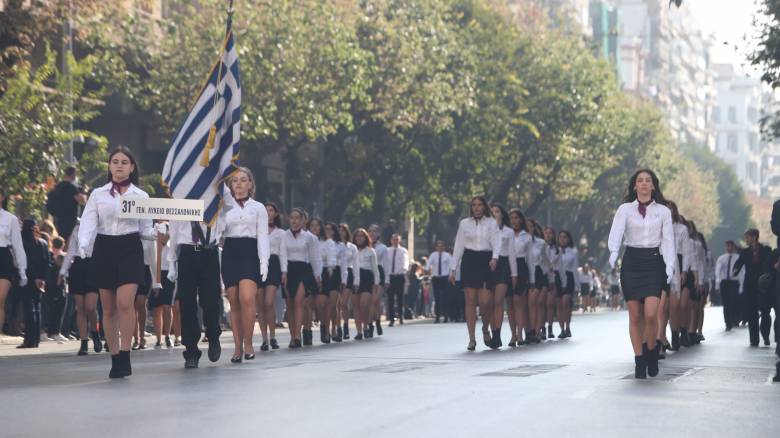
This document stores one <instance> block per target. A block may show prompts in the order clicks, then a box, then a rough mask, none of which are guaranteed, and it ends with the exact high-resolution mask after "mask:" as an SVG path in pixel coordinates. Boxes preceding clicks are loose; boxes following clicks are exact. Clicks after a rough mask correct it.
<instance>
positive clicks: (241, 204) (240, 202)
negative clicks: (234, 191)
mask: <svg viewBox="0 0 780 438" xmlns="http://www.w3.org/2000/svg"><path fill="white" fill-rule="evenodd" d="M233 199H235V200H236V202H238V205H240V206H241V208H244V203H245V202H246V201H248V200H249V196H247V197H246V198H241V199H238V198H233Z"/></svg>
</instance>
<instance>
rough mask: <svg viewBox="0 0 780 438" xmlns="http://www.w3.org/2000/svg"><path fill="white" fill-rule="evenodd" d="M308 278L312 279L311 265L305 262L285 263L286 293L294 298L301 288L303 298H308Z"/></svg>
mask: <svg viewBox="0 0 780 438" xmlns="http://www.w3.org/2000/svg"><path fill="white" fill-rule="evenodd" d="M309 277H313V274H312V269H311V265H310V264H308V263H306V262H300V261H291V262H288V263H287V292H288V293H289V297H291V298H295V295H296V294H297V293H298V289H299V288H300V287H301V286H303V290H304V294H305V296H309V293H310V290H309V284H308V283H309V281H310V280H309Z"/></svg>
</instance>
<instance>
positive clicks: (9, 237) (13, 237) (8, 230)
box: [0, 208, 27, 277]
mask: <svg viewBox="0 0 780 438" xmlns="http://www.w3.org/2000/svg"><path fill="white" fill-rule="evenodd" d="M0 246H1V247H6V248H7V247H9V246H10V247H13V251H14V259H15V260H16V269H18V270H19V272H20V275H21V276H22V277H24V272H25V271H26V270H27V254H25V252H24V245H23V244H22V229H21V227H19V219H17V217H16V216H14V215H13V214H11V213H10V212H8V211H6V210H4V209H2V208H0Z"/></svg>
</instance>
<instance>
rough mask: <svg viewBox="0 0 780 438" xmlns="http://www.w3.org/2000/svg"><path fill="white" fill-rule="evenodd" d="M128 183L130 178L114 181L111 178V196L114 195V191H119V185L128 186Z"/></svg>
mask: <svg viewBox="0 0 780 438" xmlns="http://www.w3.org/2000/svg"><path fill="white" fill-rule="evenodd" d="M129 185H130V178H127V179H126V180H124V181H121V182H116V181H113V180H112V181H111V190H110V191H109V193H111V197H112V198H113V197H115V194H116V193H120V190H119V188H120V187H128V186H129ZM120 194H121V193H120Z"/></svg>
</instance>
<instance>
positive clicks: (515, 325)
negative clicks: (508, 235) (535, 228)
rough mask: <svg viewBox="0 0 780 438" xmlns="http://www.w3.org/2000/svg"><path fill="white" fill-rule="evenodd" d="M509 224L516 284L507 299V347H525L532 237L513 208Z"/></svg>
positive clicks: (519, 214)
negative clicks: (509, 338) (509, 337)
mask: <svg viewBox="0 0 780 438" xmlns="http://www.w3.org/2000/svg"><path fill="white" fill-rule="evenodd" d="M509 223H510V225H511V226H512V234H513V236H512V240H513V242H512V244H513V245H514V247H515V260H516V262H515V263H516V264H517V282H516V284H515V287H514V288H513V291H512V294H511V295H510V296H509V297H508V298H509V299H510V301H511V303H510V305H509V324H510V326H511V327H512V339H511V340H510V341H509V346H510V347H514V346H515V345H525V344H526V343H527V341H526V340H525V334H524V333H525V331H527V330H528V329H529V326H528V289H529V287H530V272H529V269H528V262H529V261H530V258H531V251H532V245H533V237H532V236H531V235H530V234H529V233H528V232H527V228H526V224H527V221H526V218H525V215H523V213H522V212H521V211H520V210H519V209H517V208H513V209H512V210H511V211H510V212H509Z"/></svg>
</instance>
